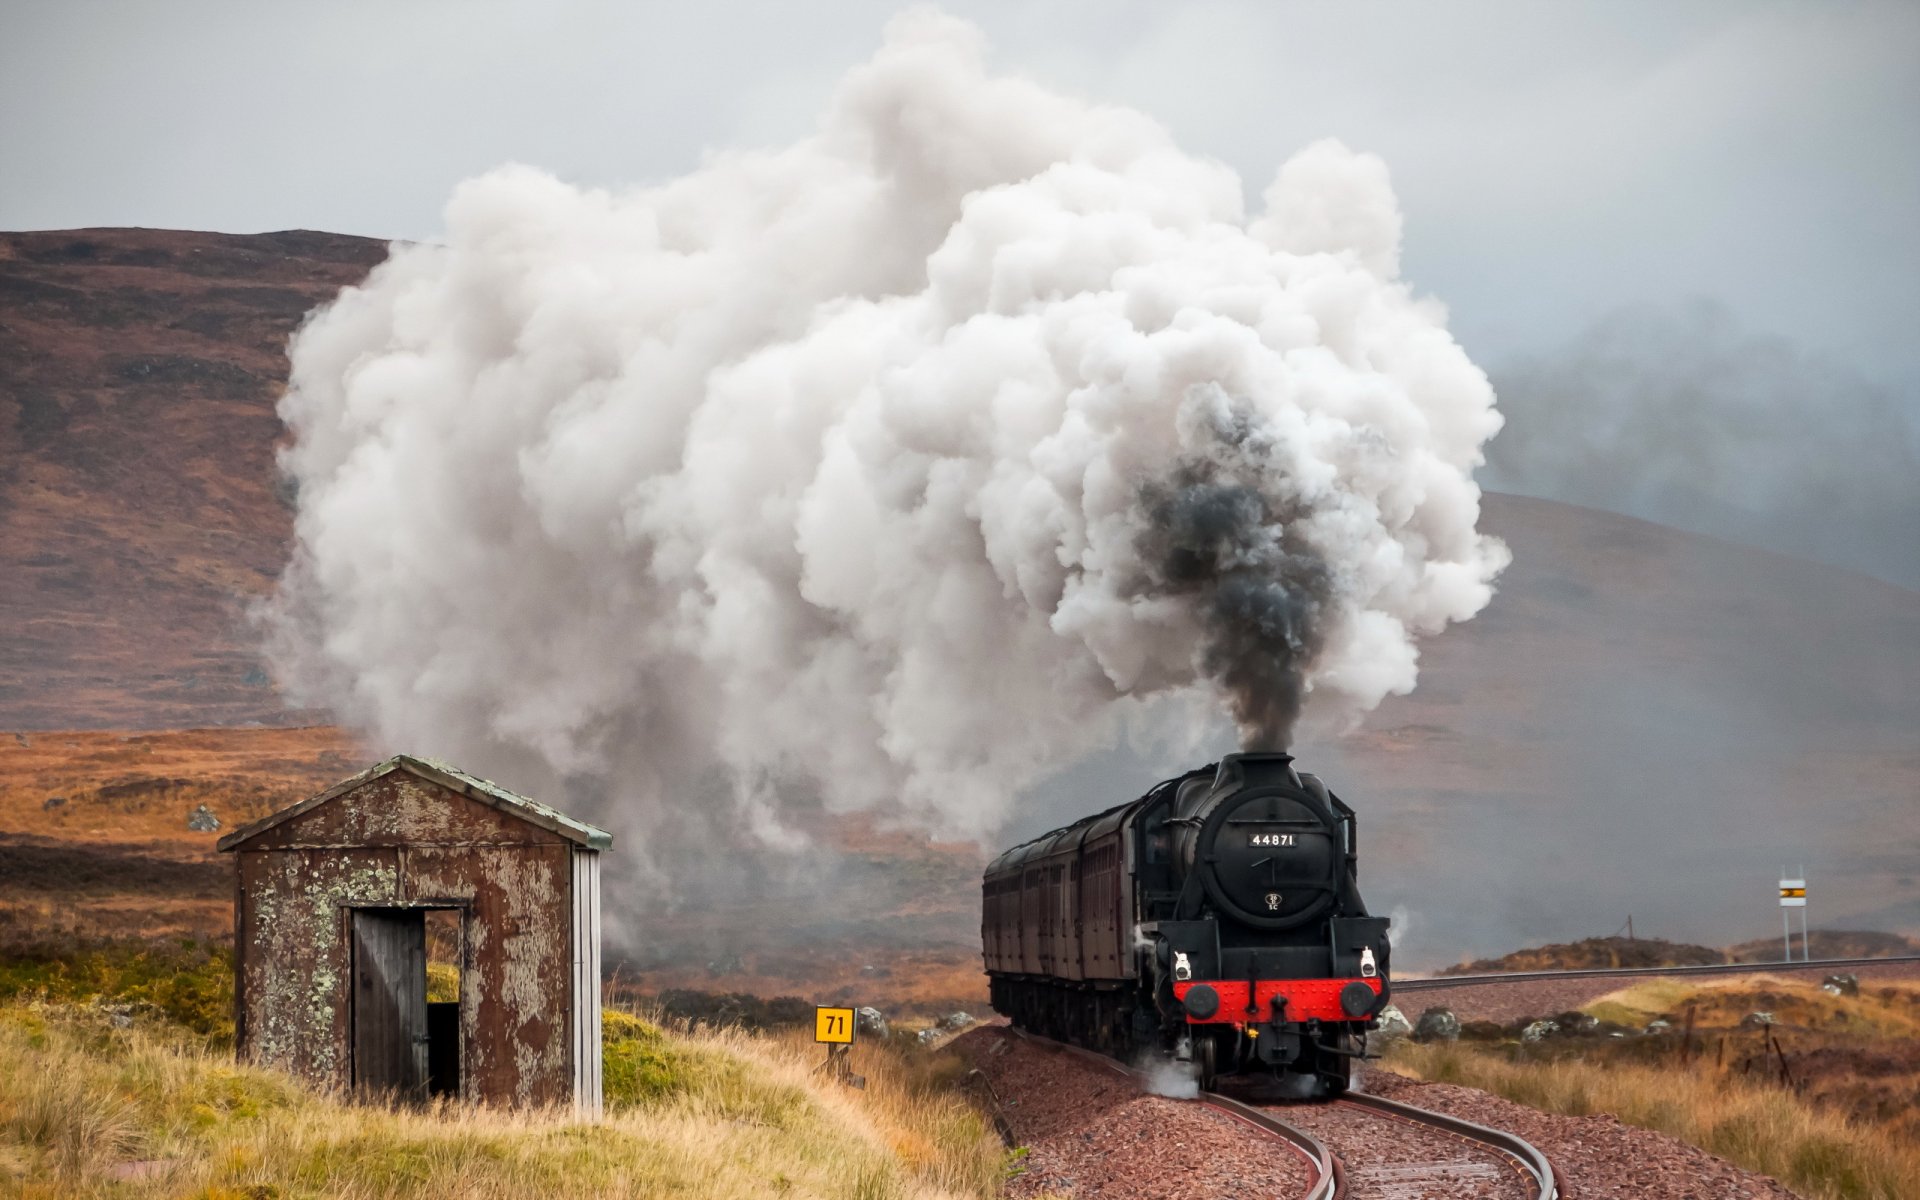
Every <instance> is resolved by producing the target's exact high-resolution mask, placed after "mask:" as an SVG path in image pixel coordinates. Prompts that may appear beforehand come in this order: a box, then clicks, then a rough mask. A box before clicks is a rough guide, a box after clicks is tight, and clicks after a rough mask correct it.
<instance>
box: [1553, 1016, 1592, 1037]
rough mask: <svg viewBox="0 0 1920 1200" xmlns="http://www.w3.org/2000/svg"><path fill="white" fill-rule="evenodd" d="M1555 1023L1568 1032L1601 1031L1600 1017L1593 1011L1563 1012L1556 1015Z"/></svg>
mask: <svg viewBox="0 0 1920 1200" xmlns="http://www.w3.org/2000/svg"><path fill="white" fill-rule="evenodd" d="M1553 1023H1554V1024H1556V1025H1558V1026H1559V1027H1560V1028H1561V1030H1562V1031H1564V1032H1566V1033H1598V1032H1600V1018H1599V1017H1596V1016H1594V1015H1593V1014H1591V1013H1583V1012H1563V1013H1561V1014H1559V1015H1558V1016H1556V1017H1554V1019H1553Z"/></svg>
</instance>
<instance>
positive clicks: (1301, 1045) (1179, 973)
mask: <svg viewBox="0 0 1920 1200" xmlns="http://www.w3.org/2000/svg"><path fill="white" fill-rule="evenodd" d="M1358 861H1359V859H1358V852H1357V837H1356V826H1355V821H1354V814H1353V810H1352V809H1351V808H1348V807H1347V806H1346V805H1345V804H1344V803H1342V802H1341V801H1340V799H1339V797H1337V796H1335V795H1334V794H1333V793H1332V792H1331V791H1329V790H1328V789H1327V787H1326V786H1325V785H1324V784H1323V783H1321V781H1320V780H1319V779H1317V778H1316V777H1314V776H1313V775H1309V774H1304V773H1301V772H1298V771H1296V770H1295V769H1294V767H1293V759H1292V757H1291V756H1290V755H1286V754H1232V755H1228V756H1227V757H1226V758H1224V759H1222V760H1221V761H1220V762H1219V763H1217V764H1214V765H1212V766H1208V767H1204V768H1201V769H1200V770H1196V771H1190V772H1188V773H1186V774H1184V775H1180V776H1177V777H1175V778H1173V779H1169V780H1166V781H1164V782H1162V783H1160V784H1158V785H1156V786H1155V787H1154V788H1153V789H1151V790H1150V791H1148V792H1147V793H1146V795H1144V796H1142V797H1140V798H1139V799H1137V800H1133V801H1131V802H1129V803H1127V804H1122V805H1120V806H1119V807H1117V808H1113V809H1109V810H1107V811H1106V812H1102V813H1097V814H1095V815H1093V816H1091V817H1087V818H1086V819H1084V820H1081V821H1078V822H1076V823H1074V824H1072V825H1069V826H1067V827H1066V828H1064V829H1058V830H1055V831H1053V832H1052V833H1048V834H1045V835H1043V836H1041V837H1038V838H1035V839H1033V840H1032V841H1029V842H1024V843H1022V844H1021V845H1018V846H1015V847H1013V848H1012V849H1010V850H1008V851H1007V852H1005V853H1004V854H1002V855H1000V856H999V857H998V858H996V859H994V860H993V862H992V863H990V864H989V865H988V867H987V870H986V876H985V879H984V881H983V889H982V916H981V942H982V946H983V953H984V956H985V960H986V968H987V975H988V979H989V981H990V991H991V999H992V1004H993V1007H994V1010H995V1011H996V1012H999V1013H1002V1014H1003V1015H1005V1016H1007V1017H1009V1018H1010V1019H1011V1020H1012V1021H1013V1023H1014V1024H1016V1025H1018V1026H1020V1027H1021V1028H1024V1029H1030V1030H1032V1031H1034V1032H1036V1033H1040V1034H1044V1035H1046V1036H1048V1037H1054V1038H1058V1039H1060V1040H1062V1041H1068V1042H1074V1043H1076V1044H1079V1045H1084V1046H1088V1047H1091V1048H1093V1049H1097V1050H1101V1051H1104V1052H1106V1053H1109V1054H1114V1055H1120V1056H1127V1055H1131V1054H1134V1053H1137V1052H1139V1051H1141V1050H1143V1049H1149V1048H1157V1049H1160V1050H1164V1051H1166V1052H1168V1053H1170V1054H1172V1055H1173V1056H1174V1057H1176V1058H1178V1059H1183V1060H1190V1061H1191V1062H1192V1063H1193V1064H1194V1067H1195V1070H1196V1072H1197V1073H1198V1075H1199V1077H1200V1078H1201V1081H1202V1085H1203V1086H1209V1085H1210V1084H1211V1083H1212V1081H1213V1078H1214V1077H1215V1076H1216V1075H1219V1074H1238V1073H1251V1072H1256V1071H1270V1072H1274V1073H1278V1074H1289V1075H1296V1076H1301V1077H1304V1078H1307V1079H1309V1080H1311V1081H1312V1082H1313V1084H1314V1085H1315V1086H1316V1087H1317V1088H1318V1089H1319V1090H1320V1091H1321V1092H1322V1093H1323V1094H1338V1093H1340V1092H1342V1091H1345V1090H1346V1087H1347V1083H1348V1080H1349V1077H1350V1074H1351V1064H1352V1060H1353V1059H1354V1058H1355V1057H1357V1056H1358V1055H1359V1054H1360V1052H1361V1051H1362V1050H1363V1049H1364V1045H1365V1034H1366V1032H1367V1030H1369V1029H1371V1028H1372V1027H1373V1026H1374V1024H1375V1023H1376V1021H1377V1018H1378V1016H1379V1014H1380V1011H1381V1010H1382V1009H1383V1008H1385V1007H1386V1004H1387V999H1388V996H1389V995H1390V984H1389V978H1388V954H1389V950H1390V947H1389V945H1388V941H1387V925H1388V922H1387V920H1386V918H1384V917H1375V916H1371V915H1369V914H1368V913H1367V910H1366V906H1365V904H1364V903H1363V902H1362V900H1361V898H1360V891H1359V886H1358V882H1357V867H1358Z"/></svg>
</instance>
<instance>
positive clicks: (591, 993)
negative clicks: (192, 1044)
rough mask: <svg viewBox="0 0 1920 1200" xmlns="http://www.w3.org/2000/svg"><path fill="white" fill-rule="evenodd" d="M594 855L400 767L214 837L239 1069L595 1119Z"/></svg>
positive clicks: (573, 829) (517, 806) (470, 782)
mask: <svg viewBox="0 0 1920 1200" xmlns="http://www.w3.org/2000/svg"><path fill="white" fill-rule="evenodd" d="M612 844H613V839H612V837H611V836H610V835H608V834H607V833H606V832H604V831H603V830H599V829H596V828H594V827H593V826H591V825H586V824H583V823H581V822H579V821H575V820H573V819H572V818H570V817H567V816H565V815H563V814H561V813H558V812H556V811H554V810H553V809H551V808H548V807H547V806H545V805H543V804H539V803H536V802H535V801H532V800H529V799H527V798H526V797H524V796H518V795H515V794H514V793H512V792H510V791H508V790H506V789H505V788H502V787H500V786H498V785H496V784H492V783H488V782H487V781H486V780H484V779H476V778H475V777H473V776H471V775H468V774H466V773H465V772H462V771H458V770H455V769H454V768H452V767H449V766H446V765H445V764H442V763H437V762H431V761H428V760H424V759H418V758H413V757H410V756H408V755H404V754H403V755H399V756H397V757H395V758H390V759H388V760H387V761H386V762H383V763H381V764H379V765H378V766H375V767H372V768H369V769H368V770H366V771H363V772H361V773H360V774H358V775H355V776H354V777H353V778H351V779H348V780H346V781H344V782H342V783H340V784H337V785H335V786H334V787H331V788H328V789H327V790H326V791H324V792H321V793H320V794H319V795H317V796H313V797H310V798H309V799H306V800H302V801H301V802H300V803H298V804H295V805H292V806H291V807H288V808H285V809H282V810H281V811H279V812H276V813H274V814H272V815H271V816H268V817H265V818H262V819H261V820H258V821H255V822H254V823H253V824H251V825H248V826H246V827H244V828H241V829H236V830H234V831H233V832H232V833H230V834H228V835H227V836H226V837H224V838H221V839H220V849H222V850H229V851H233V852H234V859H235V878H236V886H235V893H234V922H233V926H234V957H235V962H234V975H235V981H234V982H235V986H234V1008H235V1013H234V1019H235V1025H236V1035H237V1039H238V1042H239V1052H240V1055H241V1057H242V1058H243V1059H247V1060H249V1061H252V1062H257V1063H262V1064H266V1065H270V1066H275V1067H279V1068H282V1069H285V1070H288V1071H291V1072H293V1073H294V1074H296V1075H298V1076H300V1077H302V1078H305V1079H308V1080H311V1081H312V1082H314V1083H315V1084H318V1085H321V1086H324V1087H335V1088H341V1089H349V1088H351V1089H353V1090H355V1091H360V1092H366V1093H380V1094H389V1093H398V1094H399V1095H401V1096H402V1097H406V1098H423V1097H426V1096H430V1095H446V1096H456V1097H459V1098H462V1099H466V1100H473V1101H480V1102H485V1103H499V1104H511V1105H533V1104H552V1103H565V1102H568V1101H571V1102H572V1103H573V1104H574V1105H575V1106H576V1107H578V1108H580V1109H583V1110H585V1111H589V1112H594V1113H597V1112H599V1111H600V1101H601V1097H600V864H599V858H600V851H602V850H605V849H606V848H608V847H609V846H611V845H612ZM430 958H432V959H433V960H434V963H433V969H432V971H431V972H430V971H429V960H430ZM430 977H431V985H430V982H429V981H430Z"/></svg>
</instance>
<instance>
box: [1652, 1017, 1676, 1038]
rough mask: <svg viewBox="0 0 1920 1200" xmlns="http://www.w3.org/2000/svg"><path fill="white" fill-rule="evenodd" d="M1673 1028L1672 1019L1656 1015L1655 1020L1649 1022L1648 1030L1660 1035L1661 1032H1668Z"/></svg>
mask: <svg viewBox="0 0 1920 1200" xmlns="http://www.w3.org/2000/svg"><path fill="white" fill-rule="evenodd" d="M1672 1028H1673V1022H1672V1021H1669V1020H1667V1019H1666V1018H1665V1017H1655V1018H1654V1019H1653V1020H1651V1021H1648V1022H1647V1029H1646V1032H1647V1033H1649V1034H1652V1035H1654V1036H1658V1035H1660V1034H1663V1033H1665V1032H1667V1030H1669V1029H1672Z"/></svg>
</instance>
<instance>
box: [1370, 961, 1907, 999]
mask: <svg viewBox="0 0 1920 1200" xmlns="http://www.w3.org/2000/svg"><path fill="white" fill-rule="evenodd" d="M1902 963H1920V954H1900V955H1894V956H1892V957H1888V958H1816V959H1814V960H1813V961H1812V962H1790V963H1789V962H1778V963H1764V962H1761V963H1701V964H1698V965H1693V966H1685V967H1577V968H1574V969H1572V970H1566V971H1496V972H1491V973H1488V974H1485V975H1435V976H1433V977H1431V978H1427V979H1401V978H1395V979H1394V981H1393V990H1394V991H1396V992H1428V991H1435V990H1438V989H1440V988H1450V987H1479V986H1481V985H1483V984H1490V983H1537V982H1540V981H1542V980H1551V979H1605V978H1620V977H1625V976H1629V975H1767V974H1777V973H1779V972H1781V971H1818V970H1823V969H1828V968H1834V967H1879V966H1888V965H1895V966H1897V965H1899V964H1902Z"/></svg>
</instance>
